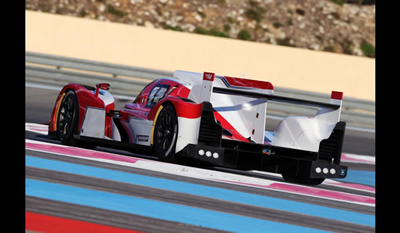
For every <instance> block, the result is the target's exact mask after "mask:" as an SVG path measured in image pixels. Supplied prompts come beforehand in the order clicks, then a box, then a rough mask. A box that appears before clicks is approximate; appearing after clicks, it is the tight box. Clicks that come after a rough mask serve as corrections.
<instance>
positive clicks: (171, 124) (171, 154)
mask: <svg viewBox="0 0 400 233" xmlns="http://www.w3.org/2000/svg"><path fill="white" fill-rule="evenodd" d="M153 137H154V138H153V139H154V140H153V148H154V152H155V154H156V155H157V157H158V158H159V159H160V160H161V161H166V162H177V159H176V156H175V145H176V140H177V137H178V118H177V116H176V111H175V108H174V106H173V105H171V104H166V105H165V106H163V109H162V110H161V112H160V114H159V115H158V117H157V122H156V125H155V127H154V136H153Z"/></svg>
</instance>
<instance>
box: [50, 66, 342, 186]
mask: <svg viewBox="0 0 400 233" xmlns="http://www.w3.org/2000/svg"><path fill="white" fill-rule="evenodd" d="M109 88H110V85H109V84H107V83H99V84H97V85H96V86H95V87H91V86H86V85H80V84H74V83H70V84H67V85H66V86H65V87H64V88H63V89H62V90H61V91H60V93H59V96H58V98H57V100H56V102H55V105H54V109H53V112H52V115H51V119H50V122H49V132H48V134H49V135H50V136H53V137H54V138H57V139H59V140H61V142H62V143H63V144H67V145H74V146H82V147H92V148H94V147H96V146H97V145H102V146H113V147H118V148H125V149H128V150H130V151H132V152H135V153H142V152H146V151H147V152H150V153H151V154H155V155H156V156H157V157H158V158H159V160H161V161H166V162H179V161H182V160H186V161H187V160H190V161H192V162H193V161H194V162H198V163H201V164H206V165H210V166H222V167H229V168H235V169H245V170H250V169H251V170H260V171H267V172H274V173H280V174H282V176H283V178H284V179H285V180H287V181H289V182H295V183H301V184H310V185H317V184H320V183H322V182H323V181H324V179H325V178H344V177H346V174H347V167H346V166H342V165H340V159H341V151H342V143H343V137H344V131H345V125H346V123H345V122H341V121H339V119H340V112H341V105H342V99H343V93H342V92H335V91H333V92H332V94H331V101H330V103H320V102H315V101H308V100H300V99H295V98H289V97H282V96H276V95H273V90H274V87H273V85H272V84H271V83H270V82H264V81H256V80H250V79H242V78H234V77H228V76H217V75H215V74H214V73H208V72H204V73H203V74H202V73H195V72H187V71H175V72H174V74H173V78H162V79H157V80H154V81H152V82H151V83H149V84H148V85H147V86H146V87H145V88H144V89H143V90H142V91H141V92H140V94H139V95H138V96H137V97H136V99H135V100H134V101H133V103H129V104H125V107H124V108H122V109H120V110H115V109H114V107H115V105H114V98H113V96H112V95H111V94H110V93H109V92H108V91H107V90H108V89H109ZM269 101H277V102H283V103H292V104H300V105H308V106H314V107H318V110H317V112H316V115H315V116H314V117H307V116H288V117H286V118H284V119H283V120H282V121H281V122H280V123H279V124H278V125H277V127H276V129H275V130H274V131H273V132H269V131H265V122H266V111H267V102H269Z"/></svg>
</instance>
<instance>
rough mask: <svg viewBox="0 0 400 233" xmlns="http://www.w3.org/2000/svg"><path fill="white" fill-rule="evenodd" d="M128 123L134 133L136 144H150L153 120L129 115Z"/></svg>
mask: <svg viewBox="0 0 400 233" xmlns="http://www.w3.org/2000/svg"><path fill="white" fill-rule="evenodd" d="M128 125H129V128H130V131H131V132H132V134H133V138H134V141H135V144H139V145H144V146H150V133H151V128H152V126H153V121H149V120H144V119H142V118H138V117H129V123H128Z"/></svg>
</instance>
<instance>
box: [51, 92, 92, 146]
mask: <svg viewBox="0 0 400 233" xmlns="http://www.w3.org/2000/svg"><path fill="white" fill-rule="evenodd" d="M78 124H79V102H78V98H77V96H76V93H75V92H74V91H73V90H69V91H68V92H66V94H65V96H64V98H63V99H62V101H61V104H60V110H59V111H58V117H57V130H56V134H57V136H58V138H59V139H60V141H61V144H63V145H68V146H78V147H84V148H87V149H94V148H95V147H96V145H95V144H93V143H89V142H83V141H78V140H76V139H75V138H74V134H75V133H76V131H77V128H78Z"/></svg>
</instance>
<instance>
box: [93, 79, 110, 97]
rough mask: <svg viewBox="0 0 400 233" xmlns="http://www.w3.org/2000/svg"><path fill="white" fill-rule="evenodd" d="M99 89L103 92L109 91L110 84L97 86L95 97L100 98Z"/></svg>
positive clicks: (98, 84)
mask: <svg viewBox="0 0 400 233" xmlns="http://www.w3.org/2000/svg"><path fill="white" fill-rule="evenodd" d="M99 89H101V90H106V91H107V90H109V89H110V84H108V83H97V84H96V94H95V97H96V98H97V97H99Z"/></svg>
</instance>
